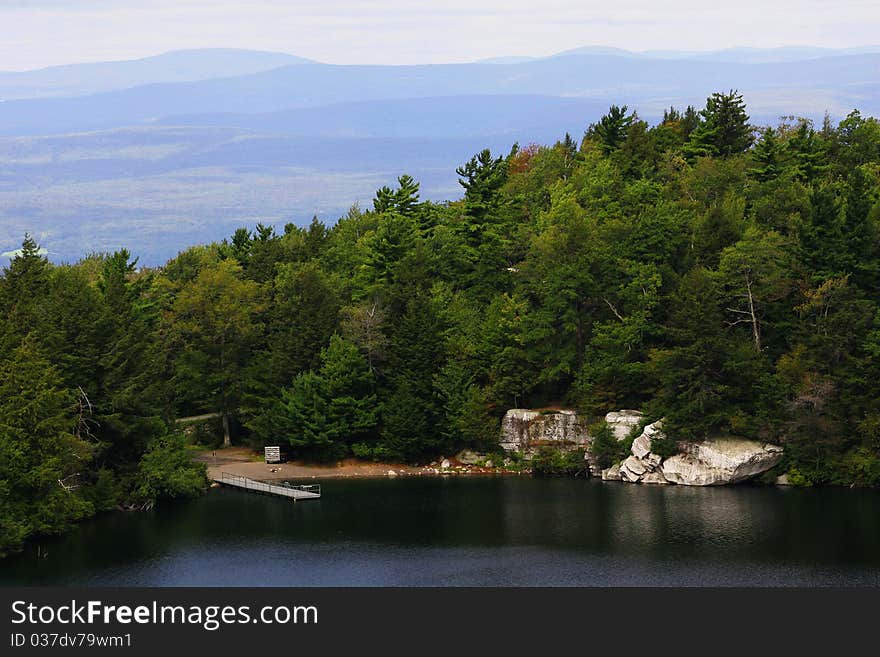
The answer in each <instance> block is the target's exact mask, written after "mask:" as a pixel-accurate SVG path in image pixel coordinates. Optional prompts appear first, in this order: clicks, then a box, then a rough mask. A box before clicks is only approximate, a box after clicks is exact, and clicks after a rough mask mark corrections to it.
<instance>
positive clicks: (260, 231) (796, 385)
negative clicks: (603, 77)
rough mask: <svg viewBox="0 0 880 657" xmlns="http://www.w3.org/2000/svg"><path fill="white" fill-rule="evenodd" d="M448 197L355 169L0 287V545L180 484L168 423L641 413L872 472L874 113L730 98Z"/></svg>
mask: <svg viewBox="0 0 880 657" xmlns="http://www.w3.org/2000/svg"><path fill="white" fill-rule="evenodd" d="M457 173H458V176H459V178H460V182H461V186H462V188H463V190H464V196H463V198H462V199H461V200H457V201H453V202H448V203H444V204H436V203H431V202H422V201H420V199H419V187H418V183H417V182H416V181H414V180H412V179H411V178H410V177H409V176H405V175H404V176H401V177H400V179H399V185H398V186H397V187H396V188H394V189H390V188H383V189H380V190H378V192H377V193H376V196H375V200H374V202H373V207H371V208H357V207H355V208H352V210H351V211H350V212H349V213H348V215H347V216H345V217H342V218H341V219H340V220H339V221H338V222H337V223H336V224H334V225H333V226H326V225H323V224H322V223H320V222H318V221H314V222H313V223H312V224H311V225H310V226H309V227H307V228H304V229H303V228H298V227H296V226H294V225H293V224H290V225H288V226H287V227H286V228H285V230H284V231H283V234H277V233H276V231H275V230H273V229H272V228H268V227H265V226H257V227H256V228H255V229H254V230H253V231H251V230H248V229H245V228H242V229H240V230H238V231H236V232H235V234H234V235H232V236H231V237H230V238H229V239H228V240H227V241H224V242H222V243H217V244H211V245H207V246H199V247H194V248H190V249H187V250H185V251H183V252H181V253H180V254H179V255H178V256H177V257H176V258H174V259H173V260H171V261H169V262H168V263H167V264H166V265H165V266H163V267H161V268H158V269H155V270H153V269H139V268H138V266H137V261H136V258H134V257H132V255H131V254H129V253H128V252H125V251H121V252H117V253H114V254H112V255H107V254H97V255H93V256H90V257H87V258H85V259H84V260H82V261H81V262H79V263H77V264H74V265H63V266H53V265H51V264H49V263H48V261H47V260H46V258H45V257H44V256H42V255H40V251H39V250H38V245H37V244H36V243H34V241H33V240H30V239H28V240H26V241H25V243H24V246H23V249H22V251H21V252H20V254H19V255H17V256H16V257H15V258H14V259H13V260H12V262H11V264H10V265H9V267H8V268H7V269H6V270H5V272H4V274H3V277H2V281H0V283H2V286H0V314H2V318H3V320H2V326H0V361H2V365H0V432H2V442H0V537H2V539H0V551H3V550H8V549H11V548H14V547H16V546H17V545H19V544H20V543H21V541H22V540H23V539H24V538H25V537H27V536H28V535H30V534H33V533H45V532H52V531H57V530H60V529H62V528H63V527H64V526H66V525H67V524H69V523H70V522H73V521H75V520H77V519H79V518H82V517H84V516H87V515H88V514H91V513H93V512H95V511H96V510H99V509H102V508H109V507H112V506H115V505H117V504H119V503H122V502H125V503H138V504H142V503H144V502H149V501H150V500H154V499H157V498H161V497H173V496H177V495H185V494H192V493H194V492H195V491H197V490H199V488H200V486H201V485H202V480H203V474H202V473H201V472H200V471H199V469H198V468H196V467H195V466H192V465H191V464H190V462H189V459H188V458H187V455H186V451H185V448H184V445H183V439H182V437H180V436H179V435H177V434H175V433H174V432H173V431H172V428H173V426H174V424H173V420H174V419H175V418H176V417H180V416H186V415H194V414H199V413H208V412H220V413H223V414H224V415H225V417H226V418H227V419H228V422H226V423H224V424H226V425H227V426H228V434H229V436H228V437H229V438H230V439H231V440H232V441H233V442H249V443H252V444H256V445H259V444H263V443H269V444H276V443H281V444H288V445H289V446H290V448H291V451H292V452H293V453H294V454H296V455H298V456H302V457H306V458H311V459H319V460H323V459H336V458H340V457H343V456H345V455H349V454H354V455H356V456H359V457H362V458H375V459H382V460H385V459H389V460H390V459H403V460H409V461H418V460H421V459H427V458H429V457H432V456H436V455H439V454H441V453H442V454H448V453H451V452H452V451H453V450H456V449H458V448H461V447H465V446H470V447H476V448H480V449H486V450H488V449H492V448H493V447H494V446H495V445H496V444H497V439H498V426H499V418H500V416H501V415H502V414H503V413H504V411H505V410H507V409H508V408H511V407H513V406H519V407H524V406H532V407H535V406H541V405H548V404H565V405H571V406H573V407H577V408H579V409H581V410H583V411H584V412H586V413H591V414H600V413H604V412H606V411H609V410H614V409H619V408H640V409H644V410H645V411H646V413H647V414H648V415H649V416H651V417H654V418H659V417H666V418H667V427H669V430H670V433H671V434H673V435H677V436H682V437H685V436H686V437H689V438H695V439H699V438H700V437H703V436H707V435H710V434H713V433H717V432H724V433H732V434H735V435H741V436H746V437H755V438H761V439H767V440H772V441H774V442H779V443H780V444H782V445H784V447H785V450H786V451H785V454H786V456H785V461H784V462H783V464H782V466H781V467H782V468H783V471H788V472H789V474H790V477H791V479H792V481H794V482H795V483H800V484H806V485H809V484H845V485H850V484H855V485H877V484H880V394H878V392H880V384H878V381H880V233H878V230H880V203H878V198H880V123H878V121H877V120H875V119H873V118H866V117H863V116H861V115H860V114H859V113H858V112H852V113H851V114H850V115H849V116H847V117H846V118H845V119H844V120H843V121H841V122H840V123H839V124H838V125H833V124H832V123H831V122H830V121H826V122H825V124H824V125H822V126H813V125H812V124H811V123H810V122H809V121H806V120H798V119H796V118H787V119H784V120H783V121H782V122H781V123H780V124H779V125H778V126H775V127H768V128H763V129H756V128H753V127H752V126H751V125H750V123H749V118H748V116H747V114H746V108H745V106H744V104H743V102H742V98H741V97H740V96H739V95H738V94H736V93H735V92H731V93H729V94H714V95H713V96H712V97H710V98H709V99H708V100H707V103H706V106H705V108H703V109H702V110H700V111H697V110H695V109H694V108H687V109H686V110H684V111H678V110H675V109H670V110H669V111H667V112H666V115H665V117H664V119H663V121H662V122H660V123H659V124H658V125H653V126H651V125H648V124H647V123H646V122H644V121H642V120H640V119H639V118H638V116H637V115H635V114H634V113H633V112H631V111H630V110H629V109H628V108H626V107H612V108H611V109H610V110H609V112H608V113H607V114H606V115H605V116H603V117H602V119H601V120H600V121H599V122H597V123H596V124H594V125H591V126H589V127H588V128H587V130H586V132H585V135H584V137H583V139H582V140H581V139H573V138H572V137H570V136H568V135H565V136H564V138H562V139H561V140H560V141H559V142H557V143H555V144H553V145H550V146H536V145H528V146H525V145H522V146H520V147H515V148H513V149H512V150H511V152H510V153H506V154H502V155H498V154H492V153H490V152H489V151H483V152H481V153H479V154H477V155H475V156H474V157H473V159H471V160H470V161H468V162H466V163H464V164H463V165H462V166H461V167H460V168H459V169H458V171H457Z"/></svg>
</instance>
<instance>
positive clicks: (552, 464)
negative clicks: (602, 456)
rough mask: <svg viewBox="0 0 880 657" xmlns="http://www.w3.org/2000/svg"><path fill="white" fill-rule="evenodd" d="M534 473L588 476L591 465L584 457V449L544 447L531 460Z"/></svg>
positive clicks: (544, 475)
mask: <svg viewBox="0 0 880 657" xmlns="http://www.w3.org/2000/svg"><path fill="white" fill-rule="evenodd" d="M530 465H531V468H532V474H533V475H535V476H538V477H546V476H560V475H564V476H569V477H578V476H586V475H587V473H588V471H589V466H588V464H587V461H586V459H585V458H584V450H582V449H575V450H571V451H561V450H558V449H553V448H552V447H542V448H541V449H539V450H538V453H537V454H535V455H534V456H533V457H532V459H531V461H530Z"/></svg>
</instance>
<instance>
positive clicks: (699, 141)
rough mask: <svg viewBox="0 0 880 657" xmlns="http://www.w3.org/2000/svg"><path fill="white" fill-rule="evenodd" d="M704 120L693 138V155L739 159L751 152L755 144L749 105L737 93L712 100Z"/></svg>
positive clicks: (716, 95)
mask: <svg viewBox="0 0 880 657" xmlns="http://www.w3.org/2000/svg"><path fill="white" fill-rule="evenodd" d="M700 118H701V121H700V123H699V125H697V127H696V128H695V129H694V131H693V132H692V133H691V135H690V141H689V143H688V148H687V153H688V154H690V155H703V156H705V155H720V156H722V157H724V156H728V155H735V154H737V153H743V152H745V151H746V150H748V148H749V146H751V145H752V142H753V141H754V137H753V136H752V127H751V126H750V125H749V115H748V114H747V113H746V105H745V102H744V101H743V97H742V94H740V93H738V92H736V91H730V92H729V93H714V94H712V95H711V96H709V98H707V99H706V107H705V108H704V109H703V110H702V111H701V112H700Z"/></svg>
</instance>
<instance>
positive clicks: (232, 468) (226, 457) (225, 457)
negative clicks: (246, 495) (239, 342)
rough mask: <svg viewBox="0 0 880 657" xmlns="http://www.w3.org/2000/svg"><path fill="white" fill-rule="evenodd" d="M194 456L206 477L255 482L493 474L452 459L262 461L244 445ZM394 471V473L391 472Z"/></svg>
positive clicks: (494, 471) (492, 470) (257, 454)
mask: <svg viewBox="0 0 880 657" xmlns="http://www.w3.org/2000/svg"><path fill="white" fill-rule="evenodd" d="M195 459H196V460H197V461H201V462H202V463H205V464H206V465H207V466H208V476H209V477H211V478H214V477H220V475H221V473H223V472H226V473H228V474H234V475H238V476H240V477H248V478H249V479H255V480H257V481H277V480H297V479H323V478H328V477H387V476H392V477H393V476H400V475H403V476H412V475H436V474H494V473H496V472H498V470H495V469H493V468H479V467H476V466H463V465H460V464H457V463H455V462H453V463H450V467H449V468H446V469H442V468H441V467H440V464H439V463H435V464H431V465H426V466H410V465H400V464H398V463H372V462H364V461H357V460H355V459H346V460H344V461H340V462H338V463H335V464H327V465H313V464H306V463H302V462H300V461H291V462H289V463H274V464H271V465H270V464H268V463H265V462H264V461H263V459H262V455H261V454H259V453H258V452H253V451H251V450H249V449H247V448H244V447H227V448H225V449H218V450H214V451H211V452H200V453H199V454H198V455H197V456H196V457H195ZM392 473H393V474H392Z"/></svg>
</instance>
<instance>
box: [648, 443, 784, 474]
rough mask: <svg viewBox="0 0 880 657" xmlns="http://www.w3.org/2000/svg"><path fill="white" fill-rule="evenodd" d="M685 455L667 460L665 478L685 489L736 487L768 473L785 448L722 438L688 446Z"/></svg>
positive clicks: (664, 464) (777, 461)
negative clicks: (735, 485)
mask: <svg viewBox="0 0 880 657" xmlns="http://www.w3.org/2000/svg"><path fill="white" fill-rule="evenodd" d="M683 448H684V451H683V453H679V454H676V455H674V456H671V457H669V458H668V459H666V460H665V461H663V465H662V467H661V471H662V472H663V476H664V477H665V478H666V479H667V481H670V482H672V483H676V484H683V485H685V486H719V485H723V484H735V483H737V482H740V481H745V480H746V479H750V478H752V477H754V476H755V475H758V474H760V473H762V472H766V471H767V470H769V469H770V468H772V467H773V466H775V465H776V464H777V463H779V460H780V459H781V458H782V448H781V447H779V446H778V445H771V444H769V443H759V442H757V441H754V440H747V439H744V438H735V437H732V436H722V437H716V438H707V439H706V440H704V441H703V442H700V443H687V444H685V445H684V446H683Z"/></svg>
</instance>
